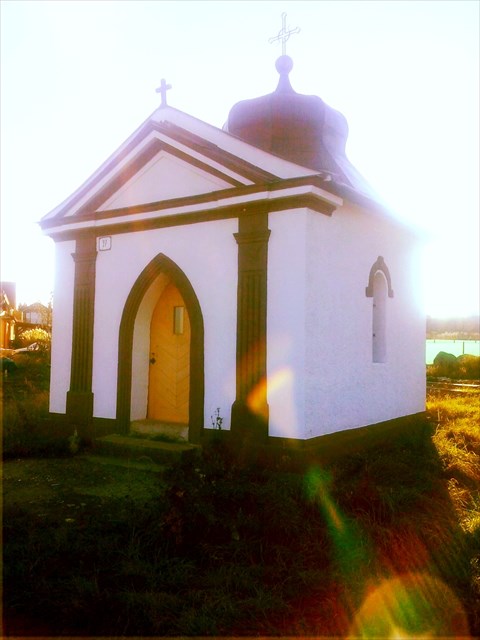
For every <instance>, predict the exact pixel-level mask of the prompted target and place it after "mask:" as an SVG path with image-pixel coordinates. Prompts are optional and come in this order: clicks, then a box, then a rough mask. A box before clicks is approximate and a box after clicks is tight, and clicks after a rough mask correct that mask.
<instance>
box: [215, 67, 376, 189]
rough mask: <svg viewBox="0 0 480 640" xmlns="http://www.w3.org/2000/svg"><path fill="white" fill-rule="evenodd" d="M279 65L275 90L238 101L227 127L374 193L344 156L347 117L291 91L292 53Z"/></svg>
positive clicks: (250, 140) (270, 149) (261, 146)
mask: <svg viewBox="0 0 480 640" xmlns="http://www.w3.org/2000/svg"><path fill="white" fill-rule="evenodd" d="M275 66H276V69H277V71H278V73H279V75H280V78H279V81H278V86H277V88H276V90H275V91H274V92H273V93H269V94H268V95H265V96H261V97H259V98H253V99H251V100H242V101H241V102H238V103H237V104H235V105H234V106H233V107H232V109H231V110H230V113H229V116H228V120H227V124H226V125H225V129H226V131H228V133H230V134H233V135H235V136H237V137H238V138H241V139H242V140H245V142H248V143H249V144H251V145H253V146H255V147H258V148H259V149H263V150H264V151H268V152H269V153H272V154H275V155H277V156H280V157H281V158H284V159H285V160H290V161H291V162H295V163H296V164H300V165H302V166H304V167H308V168H309V169H316V170H318V172H319V173H322V174H327V175H328V176H330V179H331V180H333V181H334V182H337V183H343V184H346V185H348V186H350V187H353V188H354V189H358V190H359V191H362V192H364V193H369V192H370V188H369V186H368V184H367V183H366V182H365V180H364V179H363V178H362V176H361V175H360V174H359V173H358V172H357V171H356V169H355V167H353V165H352V164H351V163H350V161H349V160H348V158H347V156H346V154H345V144H346V142H347V137H348V124H347V120H346V118H345V117H344V116H343V115H342V114H341V113H340V112H339V111H336V110H335V109H332V107H330V106H329V105H327V104H325V102H324V101H323V100H322V99H321V98H319V97H317V96H307V95H302V94H299V93H297V92H296V91H294V90H293V89H292V86H291V84H290V79H289V73H290V71H291V70H292V68H293V61H292V59H291V58H290V57H289V56H286V55H283V56H281V57H280V58H278V60H277V62H276V65H275Z"/></svg>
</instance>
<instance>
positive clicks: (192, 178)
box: [42, 119, 277, 227]
mask: <svg viewBox="0 0 480 640" xmlns="http://www.w3.org/2000/svg"><path fill="white" fill-rule="evenodd" d="M222 135H224V136H226V137H228V134H224V133H222ZM174 169H175V170H177V171H178V176H175V177H174V178H173V177H172V176H173V172H174ZM156 179H157V180H156ZM276 179H277V177H276V176H274V175H273V174H271V173H269V172H267V171H264V170H262V169H261V168H258V167H256V166H255V165H252V164H251V163H249V162H247V161H244V160H242V159H239V158H237V157H236V156H234V155H233V154H231V153H229V152H228V151H224V150H223V149H221V148H219V147H218V146H217V145H215V144H212V143H210V142H209V141H208V140H205V139H202V138H201V137H199V136H197V135H195V133H193V132H191V131H186V130H183V129H182V128H181V127H177V126H175V125H174V124H172V123H170V122H160V123H158V122H155V121H154V120H153V119H149V120H147V121H146V122H145V123H144V124H143V125H142V127H140V128H139V130H137V132H135V134H133V135H132V136H131V137H130V138H129V139H128V140H127V141H126V142H125V143H124V144H123V145H122V146H121V147H120V148H119V149H118V150H117V152H115V153H114V154H113V155H112V156H111V157H110V158H109V159H108V160H107V161H106V162H105V163H104V164H103V165H102V166H101V167H100V168H99V169H98V170H97V171H96V172H95V173H94V174H93V175H92V176H91V177H90V178H89V179H88V180H87V181H86V182H85V183H84V184H83V185H82V186H81V187H80V188H79V189H78V190H77V191H76V192H75V193H73V194H72V195H71V196H70V197H69V198H67V200H65V201H64V202H63V203H62V204H60V205H59V206H58V207H56V208H55V209H54V210H53V211H51V212H50V213H49V214H47V215H46V216H44V217H43V218H42V226H43V227H47V226H50V223H51V222H53V221H54V220H55V221H56V222H59V221H60V220H61V219H63V220H65V219H66V218H71V217H75V218H78V217H86V218H91V217H92V215H93V214H94V213H95V212H97V211H98V212H100V211H105V210H109V209H110V208H125V207H130V206H135V205H142V204H146V203H147V202H162V201H165V200H170V199H175V198H179V197H188V196H196V195H200V194H202V193H211V192H213V191H221V190H224V189H231V188H232V187H244V186H249V185H252V184H265V183H269V182H274V181H275V180H276ZM155 181H156V184H155ZM141 187H142V188H145V189H146V191H145V193H144V194H142V195H140V190H141ZM137 197H138V198H139V199H137Z"/></svg>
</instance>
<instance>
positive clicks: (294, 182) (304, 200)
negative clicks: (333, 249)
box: [42, 176, 336, 230]
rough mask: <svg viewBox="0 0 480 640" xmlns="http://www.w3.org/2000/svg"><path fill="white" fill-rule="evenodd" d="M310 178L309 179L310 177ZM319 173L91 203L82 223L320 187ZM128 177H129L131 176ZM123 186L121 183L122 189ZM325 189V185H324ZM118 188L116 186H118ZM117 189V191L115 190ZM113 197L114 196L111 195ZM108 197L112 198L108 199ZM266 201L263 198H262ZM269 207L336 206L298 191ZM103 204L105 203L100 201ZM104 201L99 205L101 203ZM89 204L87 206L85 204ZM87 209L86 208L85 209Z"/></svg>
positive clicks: (321, 209)
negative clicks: (137, 200) (131, 201)
mask: <svg viewBox="0 0 480 640" xmlns="http://www.w3.org/2000/svg"><path fill="white" fill-rule="evenodd" d="M307 178H308V179H307ZM315 178H316V176H307V177H305V178H292V179H288V180H281V181H278V182H275V183H272V184H254V185H242V186H239V187H234V188H231V189H220V190H219V191H212V192H210V193H203V194H199V195H195V196H184V197H181V198H171V199H170V200H160V201H158V202H148V203H145V204H139V205H135V206H131V207H121V208H119V209H108V210H107V211H96V210H95V207H91V206H90V204H89V205H88V207H89V209H90V213H88V212H87V211H86V210H85V211H84V212H83V213H82V220H81V221H82V222H85V221H89V220H91V221H96V222H100V221H102V220H108V219H110V218H118V217H121V216H131V215H135V214H139V213H151V212H153V211H165V210H167V209H175V208H177V207H191V206H195V205H199V204H206V203H212V202H214V203H217V202H221V201H222V200H227V199H229V198H242V197H244V196H248V195H252V194H255V193H261V192H266V193H275V192H277V191H283V190H285V189H291V188H295V187H301V186H305V185H307V186H314V187H318V185H317V184H316V182H317V180H315ZM127 179H128V178H127ZM120 186H121V185H119V186H118V188H119V187H120ZM320 188H321V187H320ZM115 190H116V189H115ZM115 190H114V192H115ZM108 197H110V196H108ZM106 199H108V198H106ZM262 202H263V201H262ZM264 202H265V204H266V206H267V207H269V211H270V212H273V211H283V210H285V209H288V208H294V207H298V206H303V207H309V208H311V209H313V210H314V211H317V212H318V213H324V214H325V215H331V214H332V213H333V212H334V211H335V209H336V205H333V204H332V203H330V202H328V201H327V200H324V199H322V198H321V197H319V196H317V195H315V194H313V193H303V194H295V195H289V196H283V197H280V198H275V199H274V200H269V199H268V200H267V199H266V200H265V201H264ZM100 204H101V203H100ZM100 204H99V205H98V206H100ZM257 204H258V203H255V202H254V203H249V202H246V203H244V204H239V205H233V206H234V207H237V208H238V209H239V210H240V211H243V210H244V209H245V207H249V206H255V205H257ZM225 206H229V205H228V204H226V205H225ZM85 207H87V205H85ZM82 210H83V209H82ZM209 210H210V209H209V208H208V207H207V208H206V209H204V210H202V212H197V213H196V214H194V215H202V214H203V213H204V212H205V211H209ZM174 215H187V214H174ZM76 222H79V220H78V218H77V214H76V215H75V216H72V217H68V218H64V219H63V220H58V219H57V218H50V219H49V220H45V221H44V222H43V223H42V228H43V229H45V230H47V229H49V228H50V227H58V226H60V225H69V224H75V223H76Z"/></svg>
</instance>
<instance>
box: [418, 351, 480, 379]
mask: <svg viewBox="0 0 480 640" xmlns="http://www.w3.org/2000/svg"><path fill="white" fill-rule="evenodd" d="M427 375H428V376H430V377H433V378H437V377H440V378H451V379H453V380H479V379H480V356H474V355H470V354H464V355H461V356H458V358H457V357H455V356H454V355H453V354H452V353H445V352H444V351H440V352H439V353H438V354H437V355H436V356H435V359H434V361H433V364H431V365H428V366H427Z"/></svg>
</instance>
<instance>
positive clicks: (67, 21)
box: [0, 0, 480, 317]
mask: <svg viewBox="0 0 480 640" xmlns="http://www.w3.org/2000/svg"><path fill="white" fill-rule="evenodd" d="M479 8H480V3H479V2H478V1H475V0H466V1H462V0H454V1H453V2H450V1H448V0H439V1H437V0H427V1H416V0H400V1H395V0H385V1H382V0H374V1H369V2H364V1H362V0H353V1H349V0H334V1H332V2H331V1H329V0H320V1H315V0H309V1H307V2H304V1H301V0H296V1H295V2H293V1H291V2H283V1H281V0H280V1H275V2H274V1H273V0H267V1H253V0H252V1H249V0H239V1H234V0H228V1H222V0H215V1H212V2H205V1H201V0H200V1H198V0H195V1H193V2H190V1H187V0H176V1H173V2H170V1H163V0H150V1H147V2H144V1H141V0H134V1H130V0H121V1H116V0H109V1H100V0H81V1H80V2H76V1H74V0H65V1H63V0H54V1H52V2H44V1H42V0H33V1H32V2H30V1H28V0H1V2H0V11H1V15H0V18H1V20H0V22H1V57H0V64H1V68H0V82H1V87H0V88H1V111H0V117H1V120H0V127H1V131H0V134H1V164H0V168H1V176H0V188H1V209H0V213H1V217H0V223H1V280H2V281H14V282H16V283H17V302H18V303H27V304H30V303H33V302H36V301H42V302H44V303H46V302H48V301H49V299H50V297H51V293H52V290H53V276H54V268H55V266H54V243H53V241H52V240H51V239H50V238H48V237H45V236H43V235H42V232H41V230H40V227H39V225H38V221H39V220H40V219H41V218H42V217H43V216H44V215H45V214H47V213H48V212H49V211H50V210H51V209H53V208H54V207H56V206H57V205H58V204H59V203H60V202H62V201H63V200H64V199H65V198H66V197H68V196H69V195H70V194H71V193H72V192H73V191H75V190H76V189H77V188H78V187H79V186H80V185H81V184H82V183H83V182H84V181H85V180H86V179H87V178H88V177H89V176H90V175H91V174H92V173H93V172H94V171H95V170H96V169H97V168H98V167H99V165H100V164H102V163H103V162H104V161H105V160H106V159H107V158H108V157H109V156H110V155H111V154H112V153H113V152H114V151H115V150H116V149H117V148H118V147H119V146H120V145H121V144H122V142H123V141H124V140H125V139H126V138H127V137H128V136H129V135H130V134H131V133H132V132H133V131H134V130H135V129H136V128H137V127H138V126H139V125H140V124H141V123H142V122H143V121H144V120H146V119H147V118H148V116H149V115H150V114H151V113H152V112H153V111H154V110H155V109H156V108H157V106H159V96H158V94H157V93H156V92H155V89H156V87H158V86H159V84H160V80H161V78H166V80H167V82H168V83H170V84H171V85H172V89H171V90H170V91H169V94H168V102H169V105H170V106H172V107H175V108H177V109H180V110H181V111H184V112H186V113H188V114H190V115H192V116H195V117H197V118H199V119H201V120H203V121H205V122H208V123H209V124H212V125H214V126H217V127H219V128H221V127H223V125H224V123H225V121H226V120H227V116H228V112H229V110H230V108H231V107H232V106H233V105H234V104H235V103H236V102H238V101H240V100H243V99H246V98H254V97H258V96H261V95H265V94H267V93H270V92H272V91H274V89H275V87H276V84H277V80H278V75H277V72H276V71H275V60H276V58H277V57H278V56H279V55H280V54H281V47H280V46H279V44H278V43H277V44H275V43H270V42H269V40H270V38H272V37H274V36H276V35H277V34H278V32H279V31H280V29H281V26H282V23H281V14H282V12H286V14H287V18H286V20H287V27H289V28H290V29H294V28H296V27H298V28H299V29H300V31H299V33H297V34H294V35H292V36H291V37H290V38H289V40H288V42H287V43H286V46H287V54H288V55H289V56H290V57H291V58H292V59H293V62H294V67H293V70H292V72H291V74H290V80H291V84H292V86H293V88H294V89H295V90H296V91H297V92H298V93H303V94H313V95H317V96H320V97H321V98H322V99H323V100H324V101H325V102H326V103H328V104H329V105H330V106H332V107H333V108H335V109H337V110H339V111H341V112H342V113H343V114H344V115H345V117H346V118H347V121H348V123H349V131H350V133H349V139H348V143H347V155H348V157H349V159H350V160H351V162H352V163H353V164H354V166H355V167H356V168H357V169H358V170H359V171H360V172H361V173H362V174H363V176H364V177H365V178H366V179H367V180H368V182H369V183H370V184H371V185H372V187H373V188H374V189H375V190H376V191H377V193H379V194H380V195H381V196H382V198H383V199H384V200H385V201H386V202H387V203H388V205H389V207H391V209H392V210H393V211H395V212H396V213H397V215H399V216H400V217H401V218H402V219H404V220H405V221H406V222H408V223H409V224H412V225H414V226H415V227H418V228H419V230H420V231H421V232H422V233H423V232H425V233H426V244H425V250H424V265H423V275H422V276H421V277H420V276H419V278H420V280H421V282H422V283H423V286H424V291H425V310H426V313H427V314H429V315H432V316H437V317H446V316H464V315H470V314H473V313H478V310H479V289H480V287H479V270H480V269H479V233H480V231H479V191H480V188H479V175H480V167H479V138H480V133H479V119H480V118H479V114H480V109H479V84H480V81H479V77H480V71H479V50H480V44H479V32H480V29H479V23H480V22H479V21H480V16H479Z"/></svg>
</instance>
